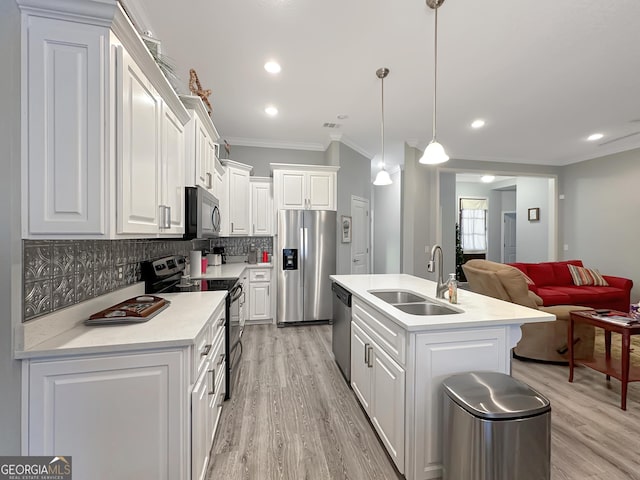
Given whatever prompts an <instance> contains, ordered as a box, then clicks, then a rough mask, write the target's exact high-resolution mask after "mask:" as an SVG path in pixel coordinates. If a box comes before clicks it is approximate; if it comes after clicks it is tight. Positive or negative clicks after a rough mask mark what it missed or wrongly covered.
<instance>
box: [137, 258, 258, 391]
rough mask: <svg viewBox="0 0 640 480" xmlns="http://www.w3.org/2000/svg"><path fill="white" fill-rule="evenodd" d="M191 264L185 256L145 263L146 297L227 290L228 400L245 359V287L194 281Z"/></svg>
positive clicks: (225, 281) (234, 283) (226, 281)
mask: <svg viewBox="0 0 640 480" xmlns="http://www.w3.org/2000/svg"><path fill="white" fill-rule="evenodd" d="M186 266H187V262H186V260H185V257H183V256H181V255H173V256H169V257H163V258H159V259H157V260H149V261H146V262H142V267H141V268H142V279H143V280H144V282H145V293H148V294H158V293H180V292H200V291H221V290H226V291H227V296H226V299H225V332H224V338H225V367H226V374H227V375H226V378H225V382H226V396H225V400H228V399H229V398H230V397H231V385H232V383H235V382H232V381H231V378H232V377H231V374H232V372H233V373H235V372H236V371H237V369H236V368H235V367H236V366H237V362H238V361H239V360H240V356H241V355H242V343H241V342H240V338H241V337H242V331H243V328H244V325H242V324H241V323H240V313H239V305H240V299H244V296H245V294H244V292H243V289H242V283H240V279H239V278H237V277H236V278H216V279H202V280H192V279H191V278H189V276H188V275H185V269H186Z"/></svg>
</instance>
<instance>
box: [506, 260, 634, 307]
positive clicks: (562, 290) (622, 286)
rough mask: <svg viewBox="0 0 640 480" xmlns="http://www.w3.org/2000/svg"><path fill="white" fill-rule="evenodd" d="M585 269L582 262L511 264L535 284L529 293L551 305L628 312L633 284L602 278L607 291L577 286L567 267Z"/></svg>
mask: <svg viewBox="0 0 640 480" xmlns="http://www.w3.org/2000/svg"><path fill="white" fill-rule="evenodd" d="M569 264H571V265H577V266H579V267H582V266H584V265H583V264H582V261H581V260H567V261H563V262H542V263H510V264H509V265H513V266H514V267H516V268H518V269H520V270H521V271H522V272H523V273H525V274H526V275H527V276H528V277H529V278H530V279H531V280H532V281H533V284H531V283H529V290H531V291H533V292H534V293H536V294H537V295H538V296H539V297H540V298H542V300H543V301H544V305H545V306H549V305H582V306H585V307H592V308H609V309H612V310H619V311H621V312H628V311H629V303H630V296H631V287H633V281H632V280H629V279H628V278H622V277H612V276H609V275H603V277H604V279H605V280H606V281H607V283H608V284H609V286H608V287H600V286H593V285H584V286H576V285H574V283H573V279H572V277H571V273H570V272H569V267H568V266H567V265H569Z"/></svg>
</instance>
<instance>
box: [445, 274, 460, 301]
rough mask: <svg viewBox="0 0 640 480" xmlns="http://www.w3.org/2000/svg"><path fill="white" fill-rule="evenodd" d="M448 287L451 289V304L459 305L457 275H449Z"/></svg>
mask: <svg viewBox="0 0 640 480" xmlns="http://www.w3.org/2000/svg"><path fill="white" fill-rule="evenodd" d="M447 287H448V289H449V303H458V281H457V280H456V274H455V273H450V274H449V281H448V282H447Z"/></svg>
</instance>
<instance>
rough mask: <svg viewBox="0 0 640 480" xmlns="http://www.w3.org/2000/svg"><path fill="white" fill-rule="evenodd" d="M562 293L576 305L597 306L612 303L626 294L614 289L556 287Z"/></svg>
mask: <svg viewBox="0 0 640 480" xmlns="http://www.w3.org/2000/svg"><path fill="white" fill-rule="evenodd" d="M556 289H557V290H558V291H560V292H562V293H566V294H567V295H568V296H569V299H570V300H571V302H572V303H573V304H574V305H594V304H595V305H597V304H602V303H605V304H606V303H607V302H611V301H612V300H613V301H615V300H618V299H621V298H624V297H625V292H624V291H623V290H620V289H618V288H613V287H594V286H585V287H576V286H575V285H569V286H566V287H565V286H563V287H560V286H558V287H556Z"/></svg>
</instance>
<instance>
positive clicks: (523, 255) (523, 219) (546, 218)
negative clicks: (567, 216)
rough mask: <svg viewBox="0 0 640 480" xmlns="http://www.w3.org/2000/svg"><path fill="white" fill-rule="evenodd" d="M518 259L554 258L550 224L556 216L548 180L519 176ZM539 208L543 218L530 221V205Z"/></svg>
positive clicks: (539, 260) (541, 260)
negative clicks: (549, 241)
mask: <svg viewBox="0 0 640 480" xmlns="http://www.w3.org/2000/svg"><path fill="white" fill-rule="evenodd" d="M516 185H517V187H516V204H517V209H516V218H517V221H516V259H517V261H518V262H544V261H547V260H553V259H555V256H556V252H554V251H551V250H550V248H549V243H548V241H547V240H548V238H549V225H550V222H551V221H553V219H554V216H553V214H552V212H551V208H554V206H553V205H551V204H550V201H549V179H548V178H535V177H519V178H518V180H517V182H516ZM536 207H537V208H540V220H539V221H537V222H530V221H529V220H528V216H527V215H528V209H529V208H536Z"/></svg>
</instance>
